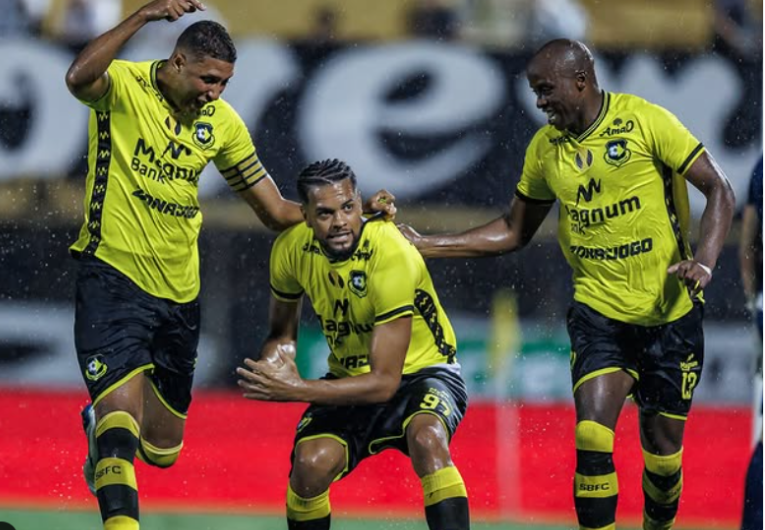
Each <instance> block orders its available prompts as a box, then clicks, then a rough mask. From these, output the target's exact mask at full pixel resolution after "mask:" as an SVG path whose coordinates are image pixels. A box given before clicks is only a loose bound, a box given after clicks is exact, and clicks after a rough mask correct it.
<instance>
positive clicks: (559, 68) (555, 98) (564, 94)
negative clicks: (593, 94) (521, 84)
mask: <svg viewBox="0 0 765 530" xmlns="http://www.w3.org/2000/svg"><path fill="white" fill-rule="evenodd" d="M568 70H569V68H568V67H567V65H564V64H561V62H557V61H554V60H552V59H549V58H546V57H538V58H536V59H534V60H533V61H532V63H531V64H530V65H529V68H528V70H527V72H526V78H527V79H528V81H529V86H530V87H531V90H532V91H533V92H534V94H535V95H536V97H537V108H538V109H540V110H541V111H542V112H544V113H545V114H547V123H549V124H550V125H552V126H553V127H555V128H556V129H558V130H559V131H565V130H571V131H576V129H577V128H578V127H579V126H580V123H581V122H582V113H583V108H584V104H585V96H586V94H585V91H584V88H585V77H584V75H583V74H581V73H579V72H570V71H568Z"/></svg>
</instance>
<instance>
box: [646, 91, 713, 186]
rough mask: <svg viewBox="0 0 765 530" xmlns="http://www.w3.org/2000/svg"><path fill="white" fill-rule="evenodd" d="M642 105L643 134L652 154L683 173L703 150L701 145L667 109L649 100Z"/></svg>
mask: <svg viewBox="0 0 765 530" xmlns="http://www.w3.org/2000/svg"><path fill="white" fill-rule="evenodd" d="M646 105H647V108H646V109H645V111H644V112H643V116H644V118H643V119H645V120H646V121H647V123H646V125H647V127H646V131H645V134H646V138H649V143H650V148H651V149H652V151H653V154H654V155H655V156H656V158H658V159H659V160H661V161H662V162H664V163H665V164H666V165H667V166H669V167H670V168H672V169H673V170H674V171H676V172H677V173H679V174H681V175H683V174H685V172H686V171H687V170H688V168H689V167H691V166H692V165H693V163H694V162H695V161H696V159H697V158H698V157H699V156H701V154H702V153H703V152H704V146H703V145H702V143H701V142H700V141H699V140H698V139H697V138H696V137H695V136H693V134H691V132H690V131H689V130H688V129H687V128H686V127H685V126H684V125H683V124H682V123H681V122H680V120H679V119H678V118H677V117H676V116H675V115H674V114H672V113H671V112H670V111H668V110H667V109H665V108H663V107H660V106H658V105H654V104H651V103H646Z"/></svg>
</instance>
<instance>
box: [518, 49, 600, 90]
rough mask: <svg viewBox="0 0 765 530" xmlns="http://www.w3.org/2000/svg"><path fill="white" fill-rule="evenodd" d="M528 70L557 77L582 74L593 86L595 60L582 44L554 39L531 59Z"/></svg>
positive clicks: (595, 83) (595, 82)
mask: <svg viewBox="0 0 765 530" xmlns="http://www.w3.org/2000/svg"><path fill="white" fill-rule="evenodd" d="M529 69H541V70H543V71H548V72H556V73H557V74H558V75H565V76H575V75H576V74H578V73H584V74H585V75H586V77H587V79H589V80H590V81H591V82H592V83H593V84H594V85H597V84H598V83H597V80H596V78H595V59H594V58H593V57H592V53H591V52H590V50H589V48H587V46H585V45H584V44H583V43H581V42H579V41H576V40H569V39H555V40H551V41H550V42H548V43H546V44H544V45H543V46H542V47H541V48H540V49H539V51H537V53H535V54H534V56H533V57H532V59H531V62H530V63H529Z"/></svg>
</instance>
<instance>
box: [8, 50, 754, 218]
mask: <svg viewBox="0 0 765 530" xmlns="http://www.w3.org/2000/svg"><path fill="white" fill-rule="evenodd" d="M238 48H239V60H238V61H237V76H236V78H235V79H234V81H233V82H232V83H231V86H230V87H229V88H228V89H227V91H226V99H227V100H228V101H229V102H230V103H231V104H232V105H233V106H234V108H236V109H237V110H238V111H239V113H240V114H241V115H242V118H243V119H244V120H245V121H246V122H247V125H248V127H249V128H250V130H251V131H255V130H256V129H257V124H258V123H259V121H260V120H261V119H262V116H263V113H264V112H265V111H266V110H267V109H268V106H269V105H270V104H271V102H272V101H273V100H274V98H275V97H276V95H277V94H278V93H279V92H280V91H281V90H284V89H286V88H289V89H292V88H295V87H296V86H297V85H300V86H297V88H298V89H300V94H301V99H299V100H298V101H297V103H296V108H295V109H294V110H295V114H296V116H297V117H296V122H295V123H284V124H283V127H284V129H285V130H287V131H289V132H290V133H292V134H294V135H296V137H297V139H298V141H299V147H300V148H301V150H302V152H301V153H300V155H299V156H301V157H302V158H303V159H304V160H298V161H296V163H302V162H304V161H310V160H315V159H319V158H327V157H340V158H344V159H346V160H347V161H348V162H349V163H350V164H351V165H352V166H353V167H354V169H356V171H357V172H358V173H359V174H360V175H363V176H364V178H363V179H362V182H367V183H368V185H366V187H364V188H363V191H365V192H367V193H368V192H371V191H374V190H376V189H378V188H380V187H386V188H389V189H390V190H391V191H393V192H395V193H396V194H397V196H399V197H400V198H402V199H406V198H412V197H415V196H417V195H421V194H424V193H426V192H428V191H430V190H432V189H434V188H439V187H443V186H444V185H445V184H447V183H448V182H450V181H451V180H453V179H454V178H456V177H457V176H458V175H460V174H462V173H464V172H465V171H466V170H467V169H468V168H470V167H471V166H473V165H475V164H476V163H477V162H478V161H479V160H480V159H481V158H482V157H483V156H485V155H486V153H487V151H488V150H489V149H490V147H491V145H492V142H498V141H501V139H500V138H496V137H491V136H490V135H488V134H484V133H483V132H482V131H478V130H477V129H479V126H480V125H481V123H482V122H483V121H485V120H487V119H491V118H492V117H493V116H494V115H496V114H497V113H498V112H499V111H500V110H501V108H502V105H507V104H508V103H507V102H508V101H512V98H509V97H508V95H507V92H508V87H507V86H506V82H505V78H506V77H505V76H504V75H503V74H502V71H501V68H502V66H501V62H497V61H495V60H494V59H491V58H490V57H489V56H488V55H483V54H482V53H481V52H480V51H477V50H472V49H469V48H465V47H459V46H455V45H451V44H443V43H435V42H425V41H410V42H406V43H401V44H391V45H385V46H376V47H361V48H345V49H340V50H338V51H336V52H334V53H332V54H331V55H329V56H328V59H327V61H326V62H325V63H324V64H323V65H320V66H319V67H318V68H317V69H316V70H314V71H313V72H312V73H311V76H310V77H307V78H304V77H303V73H302V72H301V71H300V66H299V61H298V59H297V58H296V57H295V55H294V52H293V51H292V49H291V48H290V47H289V46H288V45H286V44H283V43H279V42H277V41H272V40H258V39H246V40H242V41H240V42H238ZM150 51H152V50H148V49H146V47H140V46H139V47H137V48H135V49H133V48H131V49H130V50H128V51H127V57H128V58H138V57H137V56H138V55H141V53H143V54H144V55H145V54H147V53H149V52H150ZM153 53H154V54H156V53H157V52H156V49H154V50H153ZM0 54H2V57H3V58H4V59H3V61H2V62H0V112H3V111H4V112H6V113H7V112H14V111H16V112H17V113H18V111H28V112H27V113H26V114H27V115H28V118H25V119H26V120H27V121H26V122H25V123H24V124H23V126H24V130H23V132H20V133H19V134H23V136H22V137H21V142H20V143H19V144H18V145H14V146H12V147H11V146H8V145H3V144H0V180H8V179H12V178H16V177H17V176H18V175H22V174H24V175H35V176H39V177H43V178H54V177H58V176H60V175H62V174H63V173H64V172H66V171H67V170H68V169H70V168H71V167H72V166H73V165H74V164H75V163H76V162H77V157H79V156H81V155H83V154H84V153H85V146H86V142H87V121H88V109H87V108H86V107H85V106H84V105H82V104H80V103H79V102H78V101H77V100H76V99H74V98H73V97H72V96H71V95H70V94H69V93H68V91H67V90H66V87H65V84H64V75H65V72H66V69H67V68H68V66H69V64H70V63H71V61H72V58H73V57H72V54H71V53H70V52H68V51H66V50H65V49H64V48H62V47H58V46H55V45H52V44H48V43H43V42H40V41H34V40H11V39H8V40H1V41H0ZM154 56H156V55H154ZM513 73H514V72H510V74H513ZM517 74H519V80H518V82H517V83H516V84H515V86H514V87H511V89H514V90H515V91H516V92H517V94H518V100H519V101H521V104H522V105H523V106H524V108H525V110H526V112H525V114H527V115H528V116H530V117H531V118H532V119H533V120H537V124H541V123H543V120H544V115H543V114H542V113H541V112H539V111H538V110H537V109H536V108H535V104H534V97H533V94H532V92H531V91H530V90H529V88H528V85H527V82H526V80H525V79H524V78H523V76H522V75H520V74H521V72H517ZM418 76H424V77H423V78H424V79H427V81H428V82H427V83H425V84H424V88H423V89H422V90H421V91H420V92H419V93H414V94H413V95H411V96H410V97H409V98H408V99H401V100H396V101H390V100H389V99H388V98H389V95H390V94H391V93H392V92H395V90H396V88H397V87H399V86H401V85H402V84H403V83H406V82H407V81H411V80H412V79H415V78H418ZM598 76H599V79H600V80H601V83H602V86H603V87H605V88H607V89H608V90H611V91H614V92H631V93H635V94H638V95H640V96H643V97H645V98H646V99H648V100H650V101H653V102H655V103H658V104H660V105H663V106H665V107H667V108H668V109H669V110H671V111H672V112H673V113H675V114H676V115H677V116H678V117H679V118H680V119H681V120H682V121H683V123H685V125H686V126H687V127H688V128H689V129H690V130H691V131H692V132H693V133H694V134H695V135H696V136H697V137H698V138H699V139H700V140H701V141H702V142H704V144H705V145H706V146H707V147H708V148H709V150H710V152H711V153H712V154H713V155H714V157H715V158H716V160H717V161H718V162H719V163H720V165H721V167H722V168H723V169H724V170H725V172H726V173H727V175H728V177H729V178H730V179H731V182H732V183H733V186H734V188H735V190H736V192H737V194H738V196H739V198H743V197H744V196H745V195H746V185H747V183H748V177H749V173H750V171H751V168H752V166H753V165H754V163H755V161H756V159H757V156H758V155H759V152H760V148H761V146H760V145H759V144H758V145H750V146H747V147H745V148H743V149H733V148H730V147H728V146H726V145H725V143H724V138H723V130H724V125H725V124H726V122H727V121H728V120H729V119H730V113H731V111H732V110H733V108H734V106H735V105H736V104H737V103H738V102H739V100H740V98H741V97H742V96H741V90H742V86H741V78H740V76H739V75H738V73H737V72H736V71H735V69H734V68H733V67H732V65H730V64H728V63H727V62H726V61H724V60H723V59H719V58H708V57H699V58H697V59H691V60H689V61H687V62H686V63H685V64H684V65H683V66H682V69H681V70H680V71H678V72H677V73H675V74H672V75H670V74H668V73H667V72H666V71H665V69H664V68H663V66H662V63H661V61H659V60H657V59H654V58H652V57H651V56H649V55H636V56H633V57H630V58H628V59H627V60H626V62H625V63H624V65H623V66H622V67H621V68H620V69H619V70H618V71H615V70H612V69H611V68H609V65H608V63H607V62H606V61H602V60H601V61H598ZM2 126H3V127H8V126H9V124H8V123H3V124H2ZM524 126H525V123H524V124H521V125H511V127H524ZM394 134H399V135H401V140H402V141H406V140H407V139H412V140H422V139H429V138H454V141H453V142H452V143H449V144H447V145H446V146H445V147H443V148H442V149H441V150H440V151H435V150H431V151H428V152H427V153H423V154H422V155H421V157H420V158H414V159H412V158H408V159H404V158H402V157H399V156H397V155H396V154H395V153H394V152H393V150H392V149H391V147H390V146H389V145H386V143H385V140H384V138H383V137H384V135H388V136H390V135H394ZM256 141H257V138H256ZM520 149H522V148H520ZM507 156H513V157H522V156H523V153H522V151H520V150H519V151H518V152H516V153H509V154H508V155H507ZM206 172H213V173H217V171H215V169H214V168H208V169H207V170H206ZM508 178H512V176H508ZM224 187H225V183H224V181H223V179H221V178H220V177H219V176H218V175H215V176H212V175H211V176H210V177H204V178H202V182H201V185H200V194H201V195H203V196H204V195H212V194H215V193H217V191H218V190H219V189H221V188H224ZM739 203H742V201H739ZM703 205H704V201H703V197H702V196H701V194H699V193H697V192H693V193H692V194H691V206H692V209H693V212H694V214H695V215H697V216H698V215H700V213H701V211H702V209H703Z"/></svg>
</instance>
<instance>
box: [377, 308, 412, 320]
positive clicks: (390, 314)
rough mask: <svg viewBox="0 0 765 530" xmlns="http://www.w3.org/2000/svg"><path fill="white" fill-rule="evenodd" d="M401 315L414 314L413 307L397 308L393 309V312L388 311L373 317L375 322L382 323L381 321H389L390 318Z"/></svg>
mask: <svg viewBox="0 0 765 530" xmlns="http://www.w3.org/2000/svg"><path fill="white" fill-rule="evenodd" d="M403 313H414V306H413V305H405V306H402V307H399V308H398V309H394V310H393V311H388V312H387V313H383V314H382V315H377V316H376V317H375V322H382V321H383V320H390V319H391V317H394V316H396V315H401V314H403Z"/></svg>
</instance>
